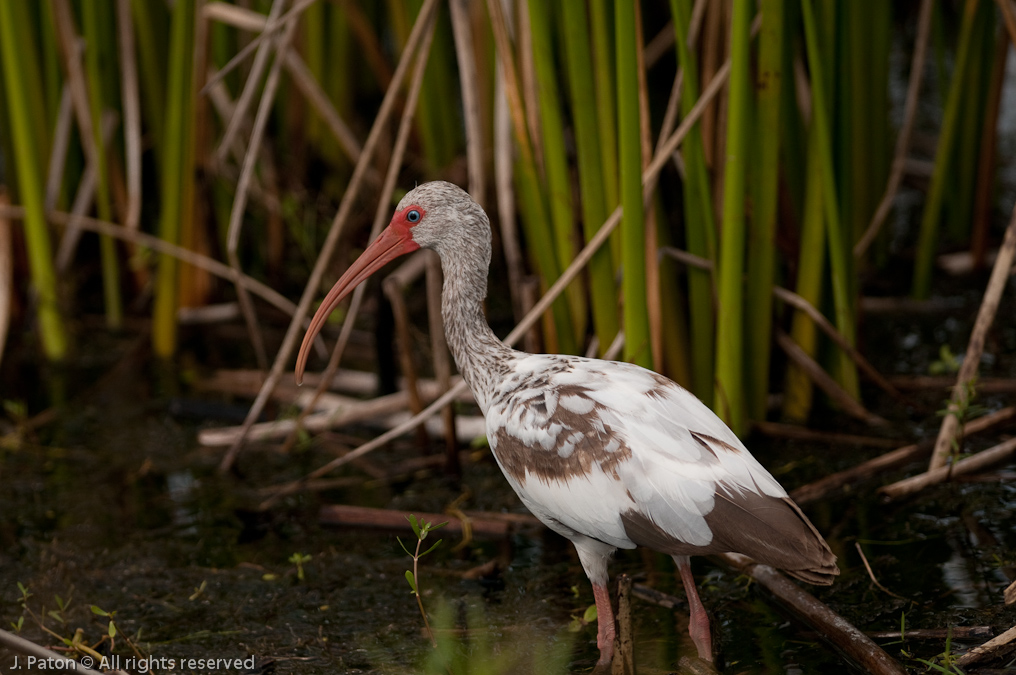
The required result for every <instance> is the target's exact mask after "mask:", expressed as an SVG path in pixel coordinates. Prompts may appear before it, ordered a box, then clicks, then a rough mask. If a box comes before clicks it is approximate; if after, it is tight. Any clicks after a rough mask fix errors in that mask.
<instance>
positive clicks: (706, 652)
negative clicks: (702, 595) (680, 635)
mask: <svg viewBox="0 0 1016 675" xmlns="http://www.w3.org/2000/svg"><path fill="white" fill-rule="evenodd" d="M674 561H675V562H676V563H677V569H678V570H680V571H681V581H683V582H684V592H685V594H686V595H687V596H688V608H689V611H690V620H689V622H688V634H689V635H691V641H692V642H694V643H695V649H697V650H698V655H699V658H700V659H702V660H704V661H709V662H710V663H712V662H713V641H712V637H711V636H710V634H709V617H708V616H707V615H706V608H705V607H703V606H702V601H701V600H699V595H698V591H697V590H696V589H695V577H693V576H692V575H691V563H690V562H689V561H688V556H674Z"/></svg>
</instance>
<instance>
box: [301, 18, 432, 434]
mask: <svg viewBox="0 0 1016 675" xmlns="http://www.w3.org/2000/svg"><path fill="white" fill-rule="evenodd" d="M420 14H421V16H422V15H423V10H420ZM423 26H424V31H425V32H424V35H423V40H422V42H421V43H420V46H419V49H418V55H417V58H416V68H415V70H414V71H413V76H412V79H411V80H410V84H409V93H408V95H407V97H406V105H405V108H404V109H403V113H402V120H401V121H400V122H399V130H398V133H397V135H396V138H395V145H394V147H393V149H392V157H391V161H390V162H389V165H388V173H387V175H386V176H385V181H384V184H383V185H382V186H381V193H380V195H379V199H378V204H377V209H376V211H375V213H374V222H373V224H372V225H371V230H370V239H371V240H372V241H373V240H374V239H375V238H377V236H378V235H379V234H380V233H381V229H382V227H384V223H385V220H386V219H387V217H388V215H389V211H390V210H391V207H390V204H391V201H392V199H391V197H392V194H393V193H394V191H395V183H396V181H397V180H398V177H399V171H400V169H401V168H402V159H403V156H404V155H405V152H406V145H407V143H408V142H409V134H410V132H411V131H412V123H413V118H414V116H415V112H416V107H417V103H418V102H419V99H420V90H421V88H422V87H423V76H424V73H425V72H426V70H427V61H428V57H429V55H430V45H431V41H432V40H433V38H434V27H435V22H434V20H433V14H431V15H429V17H428V20H427V21H426V22H425V23H424V24H423ZM407 50H408V44H407ZM366 288H367V286H366V284H361V285H360V286H359V287H358V288H357V289H356V290H355V291H354V292H353V300H352V303H351V304H350V309H349V311H348V312H347V313H346V317H345V319H344V321H343V325H342V332H341V334H340V335H339V341H338V343H337V344H336V345H335V349H334V350H332V355H331V357H330V358H329V360H328V365H327V366H326V367H325V372H324V376H323V377H322V379H321V383H320V384H319V385H318V386H317V388H316V390H315V392H314V396H313V397H312V398H311V404H310V405H309V406H307V407H306V408H304V409H303V410H302V411H301V412H300V414H299V415H298V416H297V418H296V424H295V426H294V428H293V431H292V432H291V433H290V434H289V436H288V437H287V439H286V442H285V448H286V449H287V450H288V449H289V448H291V447H292V446H293V444H294V443H295V442H296V439H297V437H298V434H299V430H300V428H301V426H300V425H301V422H302V421H303V419H304V416H305V415H306V413H307V411H308V410H311V409H312V408H313V407H314V405H315V404H316V402H317V399H318V397H320V396H321V394H322V393H323V392H324V390H325V389H326V388H327V387H326V383H327V382H329V381H330V380H331V378H332V377H333V376H334V375H335V371H336V370H338V368H339V362H340V361H341V359H342V353H343V352H344V351H345V348H346V344H347V343H348V341H349V336H350V335H351V334H352V331H353V325H354V323H355V322H356V317H357V315H358V314H359V311H360V306H361V304H362V302H363V295H364V293H365V292H366ZM404 353H405V356H406V358H408V357H409V353H410V352H409V345H408V344H406V345H405V350H404ZM403 366H404V367H408V369H407V370H406V374H407V376H410V377H413V374H414V373H413V368H412V362H408V363H406V362H404V363H403ZM414 379H415V378H414ZM412 391H413V392H416V387H415V386H414V387H412ZM411 400H412V399H411ZM414 405H416V406H418V408H417V409H418V410H419V409H420V408H422V404H420V403H419V401H418V400H417V401H415V402H414ZM421 438H424V439H425V436H422V437H421Z"/></svg>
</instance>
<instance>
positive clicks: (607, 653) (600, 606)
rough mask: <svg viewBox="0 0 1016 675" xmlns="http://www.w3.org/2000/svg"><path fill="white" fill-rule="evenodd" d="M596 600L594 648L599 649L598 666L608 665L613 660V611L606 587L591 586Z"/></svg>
mask: <svg viewBox="0 0 1016 675" xmlns="http://www.w3.org/2000/svg"><path fill="white" fill-rule="evenodd" d="M593 598H595V599H596V646H597V647H599V648H600V660H599V661H597V664H599V665H610V661H611V659H613V658H614V609H613V608H612V607H611V606H610V595H609V594H608V593H607V587H606V586H601V585H600V584H596V583H594V584H593Z"/></svg>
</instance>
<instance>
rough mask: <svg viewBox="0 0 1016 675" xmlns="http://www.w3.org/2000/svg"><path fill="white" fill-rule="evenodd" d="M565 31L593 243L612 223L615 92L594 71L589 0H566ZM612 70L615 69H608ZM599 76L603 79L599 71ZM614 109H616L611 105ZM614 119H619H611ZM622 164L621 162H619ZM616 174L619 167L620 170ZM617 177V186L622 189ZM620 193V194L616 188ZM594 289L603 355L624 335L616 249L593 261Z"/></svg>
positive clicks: (587, 229)
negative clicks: (603, 131)
mask: <svg viewBox="0 0 1016 675" xmlns="http://www.w3.org/2000/svg"><path fill="white" fill-rule="evenodd" d="M561 10H562V11H561V13H560V19H561V21H560V29H561V32H562V33H564V44H565V52H566V55H567V59H566V61H567V64H566V65H567V68H568V84H569V91H570V93H571V110H572V122H573V125H574V131H575V149H576V153H577V155H578V175H579V189H580V192H581V199H582V224H583V231H584V234H585V240H586V241H587V242H588V241H589V240H591V239H592V238H593V236H595V234H596V232H597V231H599V229H600V226H601V225H602V224H603V222H604V221H605V220H606V219H607V215H608V212H607V195H606V193H605V192H604V184H605V183H604V169H605V162H604V157H605V156H606V155H610V156H611V157H612V158H615V155H614V153H613V152H612V151H610V152H606V151H601V146H600V124H599V118H600V117H601V116H602V110H600V109H598V106H597V104H596V100H597V99H596V94H597V91H599V90H610V89H612V88H613V87H612V86H611V83H609V82H608V83H601V86H600V87H599V89H598V88H597V86H596V84H597V83H596V82H595V81H594V79H593V76H594V72H593V71H591V70H590V69H589V64H590V62H591V59H592V53H591V49H590V39H589V17H588V15H587V13H586V6H585V2H584V0H565V1H564V2H563V3H562V4H561ZM608 72H609V69H608ZM595 75H597V76H600V75H602V73H601V72H599V71H596V73H595ZM611 110H613V106H611ZM611 118H613V115H611ZM613 161H616V158H615V159H614V160H613ZM615 171H616V167H615ZM616 181H617V178H616V175H615V178H614V183H615V186H616ZM615 192H616V190H615ZM589 285H590V293H591V296H592V298H591V299H592V309H593V325H594V327H595V330H596V336H597V337H598V338H599V343H600V353H601V354H602V353H603V352H605V351H606V350H607V348H608V347H609V346H610V343H611V342H612V341H613V340H614V336H615V335H617V331H618V317H617V289H616V285H615V283H614V266H613V263H612V261H611V255H610V248H608V247H603V248H600V249H599V250H598V251H597V252H596V253H595V254H594V255H593V258H592V260H590V261H589Z"/></svg>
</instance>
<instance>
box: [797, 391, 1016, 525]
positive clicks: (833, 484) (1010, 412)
mask: <svg viewBox="0 0 1016 675" xmlns="http://www.w3.org/2000/svg"><path fill="white" fill-rule="evenodd" d="M1013 418H1016V407H1014V406H1010V407H1008V408H1002V409H1001V410H997V411H995V412H993V413H991V414H989V415H985V416H984V417H978V418H977V419H975V420H972V421H970V422H967V423H966V424H965V425H964V427H963V434H964V435H965V436H969V435H972V434H976V433H980V432H982V431H985V430H987V429H989V428H991V427H993V426H995V425H997V424H1002V423H1004V422H1007V421H1009V420H1011V419H1013ZM931 448H932V444H931V442H925V443H915V444H912V445H906V446H903V447H902V448H897V449H896V450H893V451H892V452H888V453H886V454H884V455H879V456H878V457H874V458H872V459H869V460H868V461H866V462H863V463H861V464H858V465H857V466H854V467H851V468H849V469H845V470H843V471H838V472H836V473H833V474H830V475H828V476H825V477H823V478H820V479H819V480H817V481H815V482H813V483H808V484H807V485H802V486H801V487H799V488H797V489H796V490H794V491H793V492H791V493H790V496H791V498H792V499H793V500H794V501H795V502H797V504H798V505H800V506H803V505H805V504H810V503H812V502H817V501H820V500H822V499H825V498H827V497H828V496H829V495H831V494H833V493H834V492H836V491H838V490H840V489H842V488H844V487H846V486H847V485H853V484H855V483H860V482H861V481H865V480H870V479H872V478H874V477H875V476H878V475H879V474H881V473H884V472H885V471H889V470H891V469H896V468H899V467H901V466H904V465H906V464H908V463H910V462H913V461H916V460H918V459H921V458H922V457H924V456H925V455H928V454H929V453H930V452H931Z"/></svg>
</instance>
